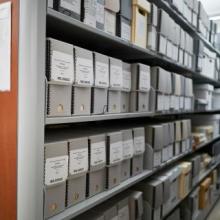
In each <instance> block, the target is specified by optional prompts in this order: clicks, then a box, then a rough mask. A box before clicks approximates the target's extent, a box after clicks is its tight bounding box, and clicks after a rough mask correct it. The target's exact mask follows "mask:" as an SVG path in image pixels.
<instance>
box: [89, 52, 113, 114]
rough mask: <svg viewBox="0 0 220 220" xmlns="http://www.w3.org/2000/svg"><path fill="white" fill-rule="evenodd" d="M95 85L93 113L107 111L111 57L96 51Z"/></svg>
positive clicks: (94, 56) (94, 54) (93, 89)
mask: <svg viewBox="0 0 220 220" xmlns="http://www.w3.org/2000/svg"><path fill="white" fill-rule="evenodd" d="M93 59H94V87H93V88H92V113H93V114H104V113H106V112H107V103H108V102H107V100H108V87H109V58H108V57H107V56H105V55H102V54H99V53H96V52H94V53H93Z"/></svg>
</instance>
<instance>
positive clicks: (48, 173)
mask: <svg viewBox="0 0 220 220" xmlns="http://www.w3.org/2000/svg"><path fill="white" fill-rule="evenodd" d="M67 176H68V156H67V155H65V156H60V157H52V158H47V159H46V162H45V185H47V186H50V185H53V184H57V183H61V182H64V181H66V179H67Z"/></svg>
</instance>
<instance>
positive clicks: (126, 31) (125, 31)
mask: <svg viewBox="0 0 220 220" xmlns="http://www.w3.org/2000/svg"><path fill="white" fill-rule="evenodd" d="M121 38H122V39H124V40H127V41H130V40H131V26H130V25H129V24H127V23H125V22H121Z"/></svg>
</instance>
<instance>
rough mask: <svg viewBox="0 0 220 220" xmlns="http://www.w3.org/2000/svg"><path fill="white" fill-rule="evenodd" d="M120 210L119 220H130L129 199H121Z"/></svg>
mask: <svg viewBox="0 0 220 220" xmlns="http://www.w3.org/2000/svg"><path fill="white" fill-rule="evenodd" d="M117 209H118V220H128V219H129V198H128V197H125V198H123V199H122V198H121V199H120V201H119V202H118V203H117Z"/></svg>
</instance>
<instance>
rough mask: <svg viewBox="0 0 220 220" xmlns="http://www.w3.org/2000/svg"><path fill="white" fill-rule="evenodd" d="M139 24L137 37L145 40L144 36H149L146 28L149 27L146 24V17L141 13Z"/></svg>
mask: <svg viewBox="0 0 220 220" xmlns="http://www.w3.org/2000/svg"><path fill="white" fill-rule="evenodd" d="M137 22H138V24H137V36H138V38H143V37H144V36H146V35H147V33H145V31H146V28H144V27H145V26H146V25H147V24H146V17H145V16H143V15H142V14H140V13H139V15H138V18H137Z"/></svg>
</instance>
